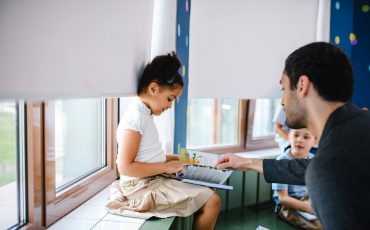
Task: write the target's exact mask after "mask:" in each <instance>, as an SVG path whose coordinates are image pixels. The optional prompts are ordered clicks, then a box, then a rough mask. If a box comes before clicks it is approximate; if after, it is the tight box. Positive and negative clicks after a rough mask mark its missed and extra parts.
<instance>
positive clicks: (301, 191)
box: [272, 148, 315, 205]
mask: <svg viewBox="0 0 370 230" xmlns="http://www.w3.org/2000/svg"><path fill="white" fill-rule="evenodd" d="M290 150H291V149H290V148H289V149H287V150H286V151H285V152H284V153H283V154H282V155H280V156H279V157H277V158H276V159H277V160H282V159H289V160H291V159H294V158H293V156H292V155H291V154H290ZM314 156H315V155H314V154H312V153H308V158H309V159H311V158H313V157H314ZM286 189H287V190H288V195H289V196H291V197H295V198H300V197H304V196H305V195H308V193H307V187H306V186H301V185H291V184H278V183H272V190H274V195H273V196H274V200H275V203H276V205H278V204H279V196H278V193H277V191H279V190H286Z"/></svg>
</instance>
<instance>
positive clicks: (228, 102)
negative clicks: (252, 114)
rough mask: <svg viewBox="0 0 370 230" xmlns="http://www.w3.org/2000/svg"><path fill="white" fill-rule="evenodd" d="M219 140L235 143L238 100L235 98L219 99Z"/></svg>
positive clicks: (230, 143)
mask: <svg viewBox="0 0 370 230" xmlns="http://www.w3.org/2000/svg"><path fill="white" fill-rule="evenodd" d="M218 127H221V129H220V130H219V133H220V136H221V140H220V142H219V144H224V145H235V144H237V138H238V133H237V132H238V101H237V100H235V99H222V100H221V119H220V123H219V126H218Z"/></svg>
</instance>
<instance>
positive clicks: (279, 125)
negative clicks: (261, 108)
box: [272, 103, 289, 152]
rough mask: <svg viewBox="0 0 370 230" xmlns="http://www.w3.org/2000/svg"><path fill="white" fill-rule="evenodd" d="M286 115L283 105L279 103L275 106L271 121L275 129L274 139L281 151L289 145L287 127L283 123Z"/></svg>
mask: <svg viewBox="0 0 370 230" xmlns="http://www.w3.org/2000/svg"><path fill="white" fill-rule="evenodd" d="M285 121H286V117H285V111H284V107H283V106H282V105H281V104H280V103H279V105H278V107H277V108H276V111H275V114H274V117H273V119H272V122H273V123H274V129H275V141H276V143H278V145H279V148H280V150H281V152H284V151H285V148H287V147H288V146H289V140H288V139H289V138H288V136H289V127H288V126H287V125H286V124H285Z"/></svg>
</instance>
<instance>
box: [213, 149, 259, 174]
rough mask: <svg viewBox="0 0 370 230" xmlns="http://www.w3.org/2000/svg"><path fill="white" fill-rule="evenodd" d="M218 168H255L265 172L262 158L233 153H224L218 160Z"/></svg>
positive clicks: (240, 169) (243, 169)
mask: <svg viewBox="0 0 370 230" xmlns="http://www.w3.org/2000/svg"><path fill="white" fill-rule="evenodd" d="M215 167H217V169H226V168H228V169H233V170H238V171H248V170H255V171H257V172H259V173H263V168H262V160H261V159H253V158H245V157H240V156H237V155H235V154H232V153H228V154H226V155H223V156H222V157H221V159H219V160H218V161H217V164H216V166H215Z"/></svg>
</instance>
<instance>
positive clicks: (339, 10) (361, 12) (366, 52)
mask: <svg viewBox="0 0 370 230" xmlns="http://www.w3.org/2000/svg"><path fill="white" fill-rule="evenodd" d="M330 42H332V43H334V44H337V45H338V46H339V47H341V48H342V49H343V50H344V51H345V52H346V54H347V55H348V57H349V58H350V59H351V62H352V64H353V68H354V72H355V89H354V95H353V98H352V101H353V103H355V104H356V105H358V106H359V107H367V108H370V90H369V89H370V1H369V0H354V1H350V0H342V1H332V4H331V15H330Z"/></svg>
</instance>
